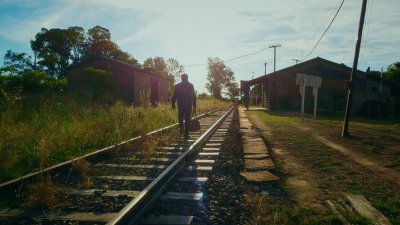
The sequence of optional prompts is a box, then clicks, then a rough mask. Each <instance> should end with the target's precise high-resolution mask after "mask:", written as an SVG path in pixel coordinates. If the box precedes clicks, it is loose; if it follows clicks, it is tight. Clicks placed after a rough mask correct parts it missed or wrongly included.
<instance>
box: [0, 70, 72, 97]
mask: <svg viewBox="0 0 400 225" xmlns="http://www.w3.org/2000/svg"><path fill="white" fill-rule="evenodd" d="M0 83H1V86H2V87H3V89H4V90H14V89H21V90H22V94H25V95H28V94H29V95H32V94H51V93H60V92H63V91H64V90H66V87H67V80H66V79H59V80H57V79H54V78H50V77H48V76H46V75H45V74H44V73H43V72H39V71H35V70H32V71H28V72H25V73H23V74H21V75H20V76H1V77H0Z"/></svg>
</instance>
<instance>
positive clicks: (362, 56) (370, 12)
mask: <svg viewBox="0 0 400 225" xmlns="http://www.w3.org/2000/svg"><path fill="white" fill-rule="evenodd" d="M373 3H374V1H373V0H372V1H369V2H368V3H367V4H368V6H369V7H367V10H369V16H368V20H367V30H366V32H365V36H364V38H363V43H362V45H361V59H360V61H364V59H365V49H366V48H367V43H368V34H369V25H370V24H371V17H372V5H373Z"/></svg>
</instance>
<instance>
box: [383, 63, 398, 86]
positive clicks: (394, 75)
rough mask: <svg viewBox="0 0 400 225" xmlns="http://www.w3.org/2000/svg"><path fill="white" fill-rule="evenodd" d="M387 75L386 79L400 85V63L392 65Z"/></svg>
mask: <svg viewBox="0 0 400 225" xmlns="http://www.w3.org/2000/svg"><path fill="white" fill-rule="evenodd" d="M385 75H386V76H385V77H386V79H388V80H389V81H391V82H393V83H395V84H397V85H400V62H395V63H392V64H390V65H389V66H388V68H387V72H386V74H385Z"/></svg>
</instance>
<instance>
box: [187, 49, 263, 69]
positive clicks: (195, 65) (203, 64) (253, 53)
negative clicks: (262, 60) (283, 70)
mask: <svg viewBox="0 0 400 225" xmlns="http://www.w3.org/2000/svg"><path fill="white" fill-rule="evenodd" d="M268 49H269V47H268V48H263V49H261V50H258V51H255V52H252V53H248V54H245V55H241V56H238V57H234V58H230V59H226V60H222V62H229V61H233V60H236V59H240V58H243V57H247V56H251V55H255V54H257V53H260V52H263V51H266V50H268ZM206 65H208V63H202V64H193V65H186V66H185V65H184V67H197V66H206Z"/></svg>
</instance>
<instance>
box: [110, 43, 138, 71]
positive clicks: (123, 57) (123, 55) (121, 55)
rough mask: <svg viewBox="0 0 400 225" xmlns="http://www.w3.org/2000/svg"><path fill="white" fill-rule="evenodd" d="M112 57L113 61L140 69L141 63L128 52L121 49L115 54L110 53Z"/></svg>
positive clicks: (115, 51)
mask: <svg viewBox="0 0 400 225" xmlns="http://www.w3.org/2000/svg"><path fill="white" fill-rule="evenodd" d="M110 57H111V58H112V59H115V60H118V61H121V62H124V63H127V64H130V65H132V66H135V67H138V68H139V67H140V64H139V62H138V61H137V59H135V58H134V57H133V56H131V55H130V54H129V53H128V52H124V51H122V50H121V49H119V48H118V49H116V50H114V51H113V52H111V53H110Z"/></svg>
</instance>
